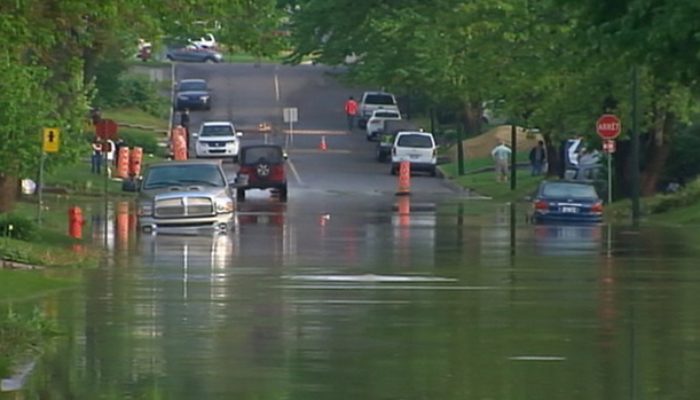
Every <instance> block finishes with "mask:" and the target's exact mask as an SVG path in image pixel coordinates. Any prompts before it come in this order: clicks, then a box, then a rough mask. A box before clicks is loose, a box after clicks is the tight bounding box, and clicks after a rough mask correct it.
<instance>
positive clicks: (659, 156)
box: [640, 113, 675, 196]
mask: <svg viewBox="0 0 700 400" xmlns="http://www.w3.org/2000/svg"><path fill="white" fill-rule="evenodd" d="M674 121H675V118H674V117H673V115H671V114H670V113H665V114H664V115H663V116H661V117H660V118H659V120H658V121H657V123H656V124H654V131H653V133H652V134H651V135H650V137H649V141H648V144H647V148H646V156H645V160H646V162H645V165H644V171H643V172H642V176H641V181H642V182H641V186H640V194H641V195H642V196H651V195H653V194H654V193H656V190H657V188H658V185H659V181H660V180H661V177H662V174H663V172H664V167H665V166H666V161H667V160H668V156H669V154H670V153H671V144H670V141H669V140H668V136H669V133H670V131H671V129H673V125H674Z"/></svg>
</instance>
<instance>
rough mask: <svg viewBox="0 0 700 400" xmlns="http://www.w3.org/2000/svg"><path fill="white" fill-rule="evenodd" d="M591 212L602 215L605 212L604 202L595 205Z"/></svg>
mask: <svg viewBox="0 0 700 400" xmlns="http://www.w3.org/2000/svg"><path fill="white" fill-rule="evenodd" d="M591 211H592V212H600V213H602V212H603V202H602V201H599V202H597V203H595V204H593V206H591Z"/></svg>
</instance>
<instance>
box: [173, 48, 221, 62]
mask: <svg viewBox="0 0 700 400" xmlns="http://www.w3.org/2000/svg"><path fill="white" fill-rule="evenodd" d="M165 58H167V59H168V60H170V61H182V62H201V63H219V62H222V61H223V60H224V56H223V55H222V54H221V53H220V52H219V51H217V50H215V49H210V48H199V47H197V46H195V45H189V46H185V47H178V48H173V49H168V51H167V53H166V54H165Z"/></svg>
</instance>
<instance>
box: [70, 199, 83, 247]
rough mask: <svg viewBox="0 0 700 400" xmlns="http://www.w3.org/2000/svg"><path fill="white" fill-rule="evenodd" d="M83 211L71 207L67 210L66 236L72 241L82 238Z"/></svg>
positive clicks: (76, 207)
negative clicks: (72, 239)
mask: <svg viewBox="0 0 700 400" xmlns="http://www.w3.org/2000/svg"><path fill="white" fill-rule="evenodd" d="M84 224H85V219H83V210H81V209H80V207H78V206H73V207H71V208H69V209H68V234H69V235H70V237H72V238H74V239H82V238H83V225H84Z"/></svg>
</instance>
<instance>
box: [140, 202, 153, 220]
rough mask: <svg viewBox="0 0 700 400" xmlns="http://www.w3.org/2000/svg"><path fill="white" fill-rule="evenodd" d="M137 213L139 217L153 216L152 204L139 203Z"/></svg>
mask: <svg viewBox="0 0 700 400" xmlns="http://www.w3.org/2000/svg"><path fill="white" fill-rule="evenodd" d="M138 213H139V216H140V217H150V216H151V215H153V203H151V202H143V203H139V208H138Z"/></svg>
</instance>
